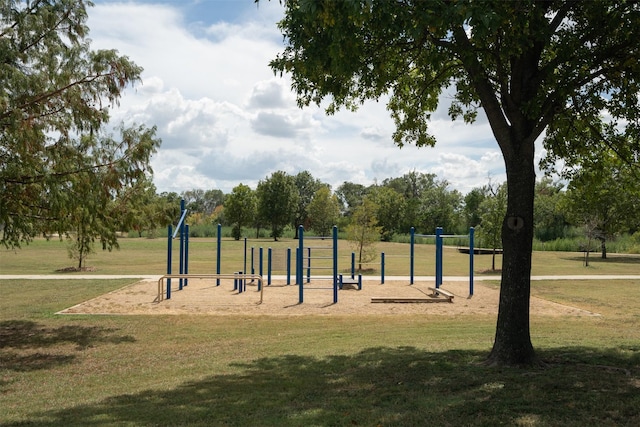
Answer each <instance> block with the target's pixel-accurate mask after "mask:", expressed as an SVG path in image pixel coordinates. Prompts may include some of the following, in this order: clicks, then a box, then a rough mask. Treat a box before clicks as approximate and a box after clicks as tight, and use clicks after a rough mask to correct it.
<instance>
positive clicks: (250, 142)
mask: <svg viewBox="0 0 640 427" xmlns="http://www.w3.org/2000/svg"><path fill="white" fill-rule="evenodd" d="M94 2H95V6H94V7H92V8H90V9H89V21H88V25H89V28H90V38H91V39H92V46H93V48H95V49H117V50H118V51H119V52H120V53H121V54H123V55H127V56H129V57H130V58H131V59H132V60H133V61H134V62H136V63H137V64H138V65H140V66H142V67H143V68H144V70H145V71H144V72H143V75H142V77H143V83H142V84H141V85H138V86H136V87H135V88H132V89H131V90H128V92H127V94H126V95H125V97H124V98H123V99H122V100H121V103H120V106H119V107H118V108H115V109H113V110H112V119H113V121H114V123H119V122H121V121H125V122H127V123H132V122H135V123H145V124H147V125H149V126H152V125H156V126H157V127H158V135H159V137H160V138H162V140H163V143H162V147H161V148H160V150H159V151H158V153H157V154H156V155H155V156H154V158H153V160H152V165H153V168H154V182H155V184H156V187H157V188H158V191H160V192H162V191H175V192H178V193H180V192H182V191H185V190H190V189H194V188H202V189H205V190H206V189H221V190H223V191H224V192H230V191H231V190H232V188H233V187H235V186H236V185H238V184H240V183H243V184H246V185H249V186H250V187H252V188H254V189H255V187H256V185H257V183H258V181H260V180H263V179H265V178H267V177H268V176H269V175H270V174H271V173H273V172H275V171H277V170H284V171H286V172H287V173H289V174H296V173H298V172H300V171H303V170H308V171H309V172H311V174H312V175H313V176H314V177H315V178H318V179H320V180H322V181H323V182H327V183H329V184H331V185H332V187H333V189H334V190H335V189H336V188H337V187H338V186H339V185H340V184H341V183H343V182H345V181H350V182H354V183H360V184H363V185H370V184H373V183H374V182H376V181H377V182H381V181H382V180H383V179H385V178H389V177H399V176H402V175H403V174H405V173H407V172H410V171H417V172H424V173H435V174H436V175H437V176H438V177H439V178H440V179H446V180H447V181H448V182H449V183H450V185H451V188H452V189H457V190H459V191H461V192H462V193H467V192H468V191H469V190H471V189H472V188H474V187H479V186H482V185H484V184H486V183H488V181H489V179H491V180H492V182H494V183H495V182H502V181H504V179H505V174H504V163H503V161H502V156H501V154H500V152H499V150H498V147H497V145H496V143H495V141H494V139H493V136H492V135H491V131H490V129H489V126H488V124H487V122H486V119H484V118H483V117H480V119H479V120H478V122H477V123H476V124H474V125H465V124H464V123H462V122H451V120H450V119H449V118H448V117H447V115H446V111H447V107H448V105H447V104H446V103H445V102H443V103H442V106H441V108H440V109H439V110H438V111H437V112H436V113H435V114H434V115H433V120H432V123H431V130H432V132H433V134H434V135H435V136H436V138H437V140H438V143H437V144H436V147H435V148H429V147H424V148H420V149H418V148H416V147H412V146H405V147H404V148H402V149H399V148H397V147H396V146H395V145H394V144H393V142H392V140H391V134H392V133H393V130H394V127H393V123H392V121H391V119H390V118H389V114H388V111H387V110H386V107H385V105H386V103H385V100H384V99H383V100H381V101H380V102H377V103H376V102H370V103H367V104H365V105H363V106H362V107H361V108H360V109H359V110H358V111H357V112H355V113H352V112H346V111H340V112H338V113H337V114H335V115H333V116H326V115H325V114H324V111H323V110H322V108H318V107H309V108H305V109H299V108H298V107H297V106H296V102H295V95H294V94H293V93H292V92H291V90H290V80H289V78H288V77H287V76H284V77H282V78H281V77H279V76H274V73H273V72H272V71H271V69H270V68H269V67H268V63H269V60H271V59H272V58H274V57H275V55H276V54H277V53H278V52H280V51H282V49H283V44H282V36H281V34H280V33H279V32H278V29H277V27H276V23H277V22H278V20H279V19H281V17H282V13H283V9H282V6H281V5H280V4H279V2H278V1H277V0H272V1H270V2H268V1H266V0H262V1H261V2H260V4H259V5H255V4H254V2H253V0H184V1H182V0H155V1H154V0H134V1H125V2H121V1H113V0H94Z"/></svg>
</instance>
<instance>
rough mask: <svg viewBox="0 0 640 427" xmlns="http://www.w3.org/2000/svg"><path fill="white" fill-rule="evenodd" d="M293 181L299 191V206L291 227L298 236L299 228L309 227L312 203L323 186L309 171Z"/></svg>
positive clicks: (297, 175)
mask: <svg viewBox="0 0 640 427" xmlns="http://www.w3.org/2000/svg"><path fill="white" fill-rule="evenodd" d="M293 181H294V183H295V186H296V189H297V190H298V204H297V206H296V211H295V214H294V219H293V223H292V224H291V225H292V226H293V228H294V229H295V230H296V236H297V233H298V226H300V225H304V226H305V227H308V226H309V221H310V217H311V216H312V215H313V214H312V212H311V211H312V208H311V207H310V204H311V203H312V201H313V198H314V196H315V194H316V192H317V191H318V190H319V189H320V188H321V186H322V185H323V184H322V183H321V182H320V180H317V179H314V178H313V176H312V175H311V173H310V172H309V171H302V172H298V173H297V174H296V175H295V176H294V177H293ZM329 191H330V189H329Z"/></svg>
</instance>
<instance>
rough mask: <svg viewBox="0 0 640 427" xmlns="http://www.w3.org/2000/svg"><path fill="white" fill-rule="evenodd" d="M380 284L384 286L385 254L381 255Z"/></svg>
mask: <svg viewBox="0 0 640 427" xmlns="http://www.w3.org/2000/svg"><path fill="white" fill-rule="evenodd" d="M380 283H381V284H382V285H384V252H382V253H381V254H380Z"/></svg>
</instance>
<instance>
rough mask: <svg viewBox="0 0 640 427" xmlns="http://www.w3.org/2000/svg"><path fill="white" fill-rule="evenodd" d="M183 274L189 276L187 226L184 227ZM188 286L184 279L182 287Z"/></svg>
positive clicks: (186, 280)
mask: <svg viewBox="0 0 640 427" xmlns="http://www.w3.org/2000/svg"><path fill="white" fill-rule="evenodd" d="M184 274H189V224H185V225H184ZM188 284H189V279H187V278H185V279H184V285H185V286H187V285H188Z"/></svg>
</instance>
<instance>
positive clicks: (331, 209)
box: [308, 186, 340, 236]
mask: <svg viewBox="0 0 640 427" xmlns="http://www.w3.org/2000/svg"><path fill="white" fill-rule="evenodd" d="M308 211H309V222H310V225H311V229H312V230H313V231H314V232H315V233H317V234H318V235H320V236H329V235H330V232H331V229H332V227H333V226H334V225H336V222H337V221H338V217H339V216H340V202H339V201H338V197H337V196H336V195H335V194H331V190H330V189H329V187H327V186H321V187H320V188H319V189H318V190H317V191H316V192H315V194H314V195H313V199H312V200H311V203H309V206H308Z"/></svg>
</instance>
